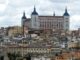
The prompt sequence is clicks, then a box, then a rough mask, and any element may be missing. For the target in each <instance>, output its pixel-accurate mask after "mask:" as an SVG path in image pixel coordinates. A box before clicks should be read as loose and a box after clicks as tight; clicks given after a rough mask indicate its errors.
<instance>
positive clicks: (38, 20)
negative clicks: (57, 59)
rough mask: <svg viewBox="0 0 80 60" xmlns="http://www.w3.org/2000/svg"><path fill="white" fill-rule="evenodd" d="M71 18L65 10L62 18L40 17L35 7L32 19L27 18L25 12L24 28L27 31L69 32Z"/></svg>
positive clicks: (22, 21)
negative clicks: (51, 30)
mask: <svg viewBox="0 0 80 60" xmlns="http://www.w3.org/2000/svg"><path fill="white" fill-rule="evenodd" d="M69 18H70V15H69V13H68V11H67V8H65V12H64V14H63V15H62V16H55V13H54V14H53V16H40V15H39V14H38V12H37V11H36V8H35V7H34V10H33V12H32V13H31V18H27V17H26V16H25V12H24V13H23V16H22V20H21V23H22V27H23V29H24V30H25V31H26V30H27V29H28V30H29V29H31V30H45V29H58V30H69Z"/></svg>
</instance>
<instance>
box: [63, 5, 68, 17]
mask: <svg viewBox="0 0 80 60" xmlns="http://www.w3.org/2000/svg"><path fill="white" fill-rule="evenodd" d="M63 16H69V13H68V11H67V7H66V8H65V13H64V14H63Z"/></svg>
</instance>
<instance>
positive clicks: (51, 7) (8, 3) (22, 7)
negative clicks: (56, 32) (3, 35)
mask: <svg viewBox="0 0 80 60" xmlns="http://www.w3.org/2000/svg"><path fill="white" fill-rule="evenodd" d="M34 4H35V5H36V9H37V12H38V14H39V15H53V13H54V11H55V13H56V15H59V16H62V15H63V13H64V10H65V7H66V6H67V8H68V12H69V14H70V29H77V28H79V27H80V0H0V27H7V26H14V25H20V24H21V17H22V14H23V11H25V12H26V16H27V17H30V14H31V12H32V11H33V7H34Z"/></svg>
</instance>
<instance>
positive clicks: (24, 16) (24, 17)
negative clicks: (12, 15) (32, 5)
mask: <svg viewBox="0 0 80 60" xmlns="http://www.w3.org/2000/svg"><path fill="white" fill-rule="evenodd" d="M22 19H26V15H25V11H24V12H23V16H22Z"/></svg>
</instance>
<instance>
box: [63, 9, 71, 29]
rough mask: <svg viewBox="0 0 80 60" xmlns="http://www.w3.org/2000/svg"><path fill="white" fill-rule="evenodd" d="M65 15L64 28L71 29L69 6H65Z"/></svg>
mask: <svg viewBox="0 0 80 60" xmlns="http://www.w3.org/2000/svg"><path fill="white" fill-rule="evenodd" d="M63 16H64V30H69V25H70V23H69V20H70V15H69V13H68V11H67V8H65V13H64V14H63Z"/></svg>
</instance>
